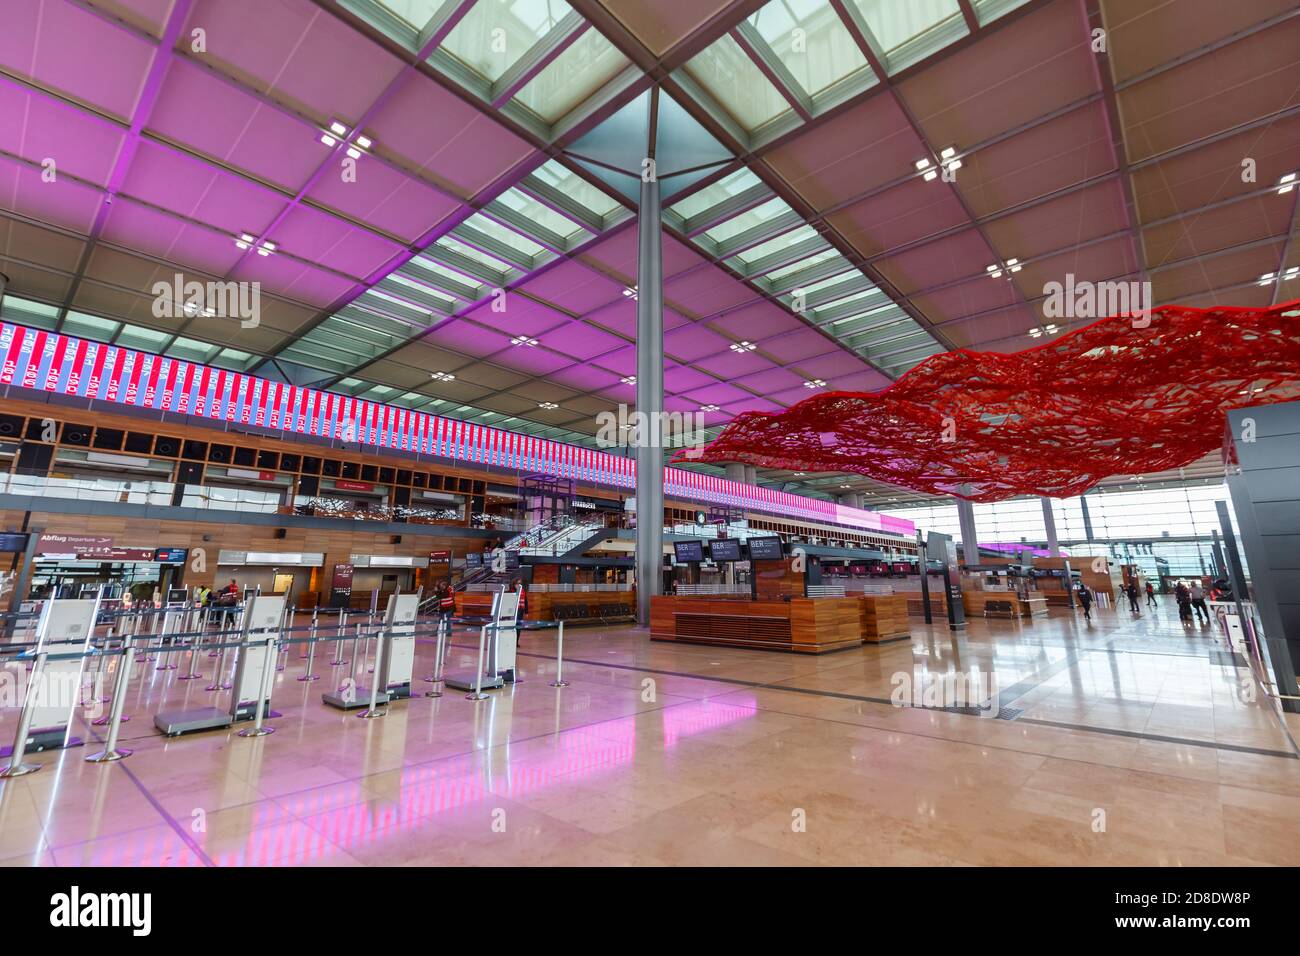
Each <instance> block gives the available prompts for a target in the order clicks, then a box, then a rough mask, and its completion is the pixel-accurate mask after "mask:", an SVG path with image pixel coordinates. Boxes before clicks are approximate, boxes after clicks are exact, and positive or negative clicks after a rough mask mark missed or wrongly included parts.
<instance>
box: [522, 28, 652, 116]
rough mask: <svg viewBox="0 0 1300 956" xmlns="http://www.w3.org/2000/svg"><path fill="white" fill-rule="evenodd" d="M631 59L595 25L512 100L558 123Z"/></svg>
mask: <svg viewBox="0 0 1300 956" xmlns="http://www.w3.org/2000/svg"><path fill="white" fill-rule="evenodd" d="M627 64H628V59H627V57H625V56H624V55H623V54H622V53H620V52H619V51H618V49H617V48H616V47H615V46H614V44H612V43H610V42H609V41H608V40H606V39H605V37H604V35H603V34H602V33H601V32H600V31H599V30H597V29H595V28H594V27H593V28H591V29H589V30H586V31H585V32H584V33H583V34H582V36H580V37H578V39H576V40H574V41H573V42H572V43H571V44H569V46H568V47H566V48H565V50H564V52H563V53H561V54H560V55H559V56H557V57H556V58H555V59H554V60H552V61H551V62H550V63H548V64H547V65H546V67H545V68H544V69H543V70H542V72H540V73H538V74H537V75H536V76H535V77H533V78H532V79H531V80H529V81H528V83H527V85H526V86H524V88H523V89H522V90H520V91H519V92H518V93H517V94H515V98H514V100H513V101H512V102H515V103H519V104H521V105H523V106H525V107H527V108H528V109H529V110H531V111H532V112H533V113H535V114H536V115H538V116H540V117H541V118H542V119H543V120H545V121H546V122H548V123H554V122H555V121H556V120H558V119H560V118H561V117H562V116H564V115H565V114H566V113H568V112H570V111H571V110H572V109H573V108H574V107H576V106H577V105H578V104H579V103H581V102H582V101H583V100H585V99H587V97H589V96H591V95H592V94H593V93H595V92H596V91H597V90H599V89H600V88H601V87H602V86H604V85H605V84H606V83H608V82H609V81H610V80H612V79H613V78H614V77H615V76H617V75H618V73H619V71H620V70H622V69H623V67H625V66H627Z"/></svg>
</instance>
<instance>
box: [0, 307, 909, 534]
mask: <svg viewBox="0 0 1300 956" xmlns="http://www.w3.org/2000/svg"><path fill="white" fill-rule="evenodd" d="M0 355H3V356H4V365H3V367H0V387H4V386H18V387H21V388H27V389H33V390H36V391H41V392H53V393H56V394H60V395H75V396H77V397H79V398H89V399H96V400H99V401H104V402H111V403H115V404H119V405H124V406H127V407H130V408H143V409H152V410H155V411H165V412H175V413H177V414H180V415H190V416H193V417H195V418H206V419H210V420H212V421H222V422H227V423H233V424H239V425H250V426H256V427H258V428H267V429H271V430H278V431H282V432H286V433H291V434H299V435H312V436H315V437H319V438H330V439H338V440H340V441H349V442H359V443H361V444H366V445H370V446H372V447H374V448H377V449H393V450H398V451H405V452H411V453H414V454H421V455H431V456H436V457H440V458H449V459H452V460H454V461H459V462H464V463H467V464H481V465H493V466H497V467H500V468H509V469H515V470H519V471H526V472H529V473H533V474H538V473H540V474H549V475H554V476H556V477H559V478H571V479H573V480H575V481H585V482H590V483H592V484H596V485H604V486H607V487H612V488H619V489H626V490H628V491H629V492H631V491H634V490H635V488H636V464H635V462H634V461H633V460H632V459H630V458H625V457H622V456H620V455H610V454H607V453H605V452H601V451H597V450H595V449H591V448H583V447H580V446H578V445H568V444H564V443H562V442H553V441H547V440H546V439H544V438H536V437H534V436H531V435H522V434H519V433H518V432H511V431H505V430H503V429H499V428H489V427H487V426H485V425H475V424H472V423H470V422H462V421H457V420H456V419H451V418H441V417H439V416H436V415H429V414H427V413H424V412H418V411H413V410H412V409H409V408H402V407H400V406H397V405H385V404H382V403H379V402H370V401H366V400H365V399H359V398H355V397H353V396H349V395H340V394H337V393H335V392H325V391H321V390H319V389H314V388H300V387H298V386H294V385H289V384H287V383H284V382H274V381H271V380H269V379H265V378H258V377H257V376H254V375H247V374H245V373H243V372H235V371H230V370H228V369H220V368H213V367H211V366H207V365H200V364H198V363H196V362H188V361H185V360H184V359H178V358H169V357H166V356H161V355H153V354H151V353H148V352H141V351H137V350H136V349H129V348H123V347H122V346H118V345H108V344H104V343H100V342H91V341H88V340H85V339H77V338H73V337H71V336H67V335H62V334H60V333H56V332H47V331H43V330H40V329H30V328H26V327H24V326H20V325H14V324H12V323H9V322H0ZM664 492H665V494H667V495H669V496H672V497H679V498H686V499H688V500H694V501H703V502H710V503H714V504H722V505H734V506H736V507H739V508H745V509H748V510H753V511H763V512H767V513H771V514H780V515H784V516H786V517H791V518H803V519H806V520H812V521H830V522H834V523H836V524H842V525H847V526H849V527H853V528H859V529H862V530H866V531H892V532H896V533H899V534H904V535H910V534H911V533H912V532H913V530H914V526H913V524H912V523H911V522H910V521H902V520H900V519H897V518H891V517H888V516H886V515H881V514H877V513H875V512H872V511H863V510H861V509H857V508H845V507H844V506H842V505H837V504H835V503H833V502H829V501H819V500H817V499H814V498H804V497H802V496H800V495H792V494H789V493H787V492H782V491H776V490H775V489H771V488H762V487H758V486H755V485H747V484H744V483H742V482H737V481H728V480H727V479H725V478H717V477H714V476H712V475H701V474H697V473H695V472H690V471H683V470H681V469H678V468H667V469H665V471H664Z"/></svg>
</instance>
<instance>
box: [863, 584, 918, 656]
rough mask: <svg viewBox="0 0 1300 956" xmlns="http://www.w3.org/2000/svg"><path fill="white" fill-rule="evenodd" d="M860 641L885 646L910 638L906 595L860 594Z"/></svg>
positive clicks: (910, 631)
mask: <svg viewBox="0 0 1300 956" xmlns="http://www.w3.org/2000/svg"><path fill="white" fill-rule="evenodd" d="M857 599H858V602H859V604H860V624H861V627H862V640H863V641H864V642H866V643H867V644H885V643H887V642H889V641H901V640H905V639H906V638H909V637H911V636H912V630H911V625H910V624H908V622H907V595H905V594H860V595H858V596H857Z"/></svg>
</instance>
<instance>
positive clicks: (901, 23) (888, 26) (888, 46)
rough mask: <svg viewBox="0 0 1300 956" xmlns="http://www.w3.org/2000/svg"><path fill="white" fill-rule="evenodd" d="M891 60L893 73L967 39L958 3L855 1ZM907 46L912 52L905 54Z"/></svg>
mask: <svg viewBox="0 0 1300 956" xmlns="http://www.w3.org/2000/svg"><path fill="white" fill-rule="evenodd" d="M853 2H854V3H855V4H857V7H858V10H860V11H861V13H862V16H863V18H864V19H865V20H866V21H867V26H868V27H869V28H870V29H871V35H872V36H873V37H874V38H875V40H876V43H877V44H879V47H880V50H881V51H882V52H883V53H884V55H885V58H886V59H887V60H888V64H887V65H888V67H889V70H890V72H893V71H894V70H897V69H901V68H902V67H904V66H907V65H908V63H914V62H916V61H917V60H919V59H921V58H922V57H923V56H927V55H928V54H930V53H932V52H934V51H935V50H937V49H939V48H941V47H944V46H947V45H948V44H949V43H951V42H952V41H953V40H956V39H957V38H958V37H961V36H965V35H966V32H967V29H966V21H965V19H964V18H963V17H962V15H961V7H960V6H958V4H957V0H907V2H905V3H899V2H898V0H853ZM904 46H908V47H910V48H912V49H909V50H906V51H905V50H903V49H902V48H903V47H904Z"/></svg>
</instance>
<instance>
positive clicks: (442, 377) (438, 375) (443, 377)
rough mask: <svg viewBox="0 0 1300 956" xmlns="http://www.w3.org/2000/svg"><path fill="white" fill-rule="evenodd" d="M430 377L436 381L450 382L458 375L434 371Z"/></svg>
mask: <svg viewBox="0 0 1300 956" xmlns="http://www.w3.org/2000/svg"><path fill="white" fill-rule="evenodd" d="M429 377H430V378H431V379H433V380H434V381H435V382H450V381H454V380H455V378H456V376H455V375H452V374H451V373H450V372H434V373H433V374H432V375H430V376H429Z"/></svg>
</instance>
